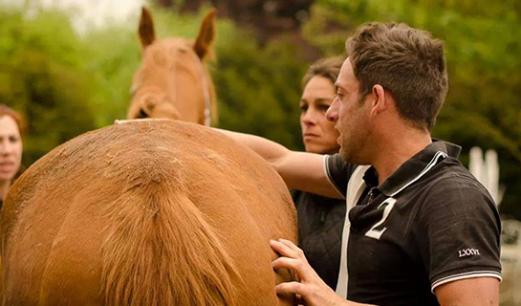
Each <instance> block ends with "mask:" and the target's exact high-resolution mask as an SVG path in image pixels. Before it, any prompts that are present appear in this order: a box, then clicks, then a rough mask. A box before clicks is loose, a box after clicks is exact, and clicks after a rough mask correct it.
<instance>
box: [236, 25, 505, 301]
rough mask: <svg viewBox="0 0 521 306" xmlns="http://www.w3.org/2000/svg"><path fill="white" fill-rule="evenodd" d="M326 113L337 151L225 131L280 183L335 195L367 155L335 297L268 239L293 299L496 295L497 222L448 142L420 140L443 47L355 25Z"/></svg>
mask: <svg viewBox="0 0 521 306" xmlns="http://www.w3.org/2000/svg"><path fill="white" fill-rule="evenodd" d="M346 48H347V53H348V56H349V57H348V58H347V59H346V60H345V61H344V63H343V65H342V68H341V71H340V74H339V76H338V79H337V82H336V83H335V86H336V93H337V96H336V98H335V100H334V102H333V104H332V105H331V107H330V108H329V110H328V113H327V116H328V118H329V119H330V120H332V121H334V122H335V124H336V128H337V129H338V130H339V131H340V136H339V138H338V141H339V143H340V145H341V149H340V155H332V156H326V158H325V159H324V158H322V157H320V156H317V155H311V154H305V153H299V152H291V151H289V150H287V149H285V148H283V147H281V146H279V145H277V144H275V143H273V142H269V141H267V140H264V139H261V138H258V137H254V136H248V135H242V134H234V133H229V134H231V135H232V137H234V138H237V139H239V140H241V142H243V143H246V144H247V145H249V146H250V147H251V148H252V149H254V150H255V151H256V152H258V153H259V154H260V155H262V156H263V157H264V158H266V159H267V160H268V161H270V162H271V163H272V164H273V166H274V167H275V169H277V171H278V172H279V174H280V175H281V176H282V177H283V178H284V180H285V181H286V183H287V184H288V186H290V187H292V188H297V189H303V190H306V191H310V192H316V193H321V194H324V195H329V196H332V195H335V194H336V195H337V196H338V191H341V192H343V193H345V190H346V186H347V184H348V182H349V178H350V176H351V174H352V173H353V172H354V171H355V169H356V168H357V166H355V165H370V166H371V167H370V168H369V169H368V170H367V171H366V172H365V175H364V178H363V179H364V184H363V186H364V187H365V188H363V190H362V192H361V195H360V198H359V199H358V201H357V203H356V206H354V207H353V208H352V209H351V211H350V212H349V219H350V221H351V229H350V234H349V237H348V252H347V265H348V271H349V279H348V287H347V299H348V300H347V301H346V300H345V299H343V298H341V297H340V296H338V295H336V294H335V293H334V292H333V291H332V290H331V289H330V288H328V287H327V286H326V285H325V284H324V282H323V281H321V280H320V278H319V277H318V276H317V275H316V273H315V272H314V271H313V270H312V269H311V268H310V266H309V264H308V263H307V261H306V259H305V257H304V255H303V252H302V251H301V250H300V249H299V248H298V247H296V246H295V245H294V244H293V243H291V242H290V241H287V240H284V239H279V240H277V241H271V242H270V243H271V246H272V248H273V249H274V250H275V251H276V252H277V253H279V254H280V255H281V256H282V257H280V258H278V259H276V260H275V261H274V262H273V267H274V268H275V269H281V268H289V269H292V270H293V271H294V272H295V274H296V275H297V277H298V280H299V281H298V282H297V281H295V282H289V283H282V284H279V285H278V286H277V288H276V290H277V292H278V293H279V294H281V295H287V294H297V295H298V296H300V297H301V298H302V299H303V303H304V304H305V305H328V306H329V305H331V306H332V305H360V304H359V303H363V304H362V305H364V304H365V305H366V304H376V305H498V303H499V302H498V300H499V297H498V292H499V281H500V280H501V276H500V271H501V266H500V263H499V235H500V221H499V216H498V213H497V211H496V210H495V206H494V204H493V200H492V199H491V197H490V196H489V194H488V193H487V191H486V190H485V188H483V186H481V185H480V184H479V183H478V182H477V181H476V180H475V179H474V178H473V177H472V176H471V175H470V174H469V172H468V171H467V170H466V169H465V168H464V167H463V166H462V165H461V164H460V163H459V162H458V161H457V155H458V154H459V150H460V148H459V147H457V146H455V145H453V144H449V143H445V142H441V141H432V140H431V135H430V130H431V129H432V127H433V126H434V123H435V119H436V116H437V114H438V112H439V110H440V108H441V105H442V104H443V101H444V99H445V96H446V92H447V87H448V85H447V83H448V82H447V74H446V68H445V61H444V58H443V45H442V43H441V42H440V41H438V40H435V39H432V38H431V36H430V35H429V34H428V33H426V32H423V31H419V30H416V29H413V28H410V27H408V26H406V25H404V24H381V23H372V24H367V25H364V26H362V27H361V28H360V29H359V30H358V31H357V32H356V33H355V35H354V36H353V37H352V38H350V39H349V40H348V42H347V45H346Z"/></svg>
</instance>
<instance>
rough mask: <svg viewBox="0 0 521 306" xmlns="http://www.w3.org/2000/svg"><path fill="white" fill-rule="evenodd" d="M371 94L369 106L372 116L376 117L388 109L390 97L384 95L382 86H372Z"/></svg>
mask: <svg viewBox="0 0 521 306" xmlns="http://www.w3.org/2000/svg"><path fill="white" fill-rule="evenodd" d="M371 93H372V94H373V97H374V98H373V101H372V104H371V114H372V115H378V114H380V113H382V112H384V111H386V110H388V109H389V106H390V104H389V103H391V101H390V100H391V97H390V96H389V95H387V94H386V91H385V89H384V87H383V86H382V85H380V84H376V85H373V88H372V92H371Z"/></svg>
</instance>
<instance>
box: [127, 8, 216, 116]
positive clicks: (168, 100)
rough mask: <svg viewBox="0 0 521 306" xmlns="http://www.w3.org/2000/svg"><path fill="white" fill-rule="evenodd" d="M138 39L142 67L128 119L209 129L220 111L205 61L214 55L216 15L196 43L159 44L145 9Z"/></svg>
mask: <svg viewBox="0 0 521 306" xmlns="http://www.w3.org/2000/svg"><path fill="white" fill-rule="evenodd" d="M139 36H140V39H141V47H142V50H143V58H142V65H141V68H140V69H139V70H138V71H137V72H136V74H135V75H134V80H133V83H132V89H131V92H132V103H131V105H130V109H129V111H128V114H127V118H130V119H137V118H170V119H179V120H183V121H190V122H195V123H199V124H205V125H210V119H214V120H215V119H216V118H217V107H216V103H215V91H214V87H213V83H212V80H211V78H210V75H209V73H208V70H207V69H206V66H205V65H204V61H205V60H206V59H207V58H209V57H211V55H212V54H211V47H212V45H213V42H214V37H215V11H211V12H210V13H208V15H207V16H206V17H205V18H204V20H203V22H202V24H201V28H200V30H199V35H198V36H197V38H196V40H195V42H193V41H190V40H187V39H183V38H167V39H162V40H157V39H156V35H155V31H154V24H153V21H152V17H151V16H150V13H149V12H148V11H147V10H146V9H144V8H143V11H142V14H141V20H140V22H139Z"/></svg>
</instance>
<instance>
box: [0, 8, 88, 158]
mask: <svg viewBox="0 0 521 306" xmlns="http://www.w3.org/2000/svg"><path fill="white" fill-rule="evenodd" d="M0 29H1V30H0V31H1V33H0V37H1V40H0V67H1V69H0V80H1V84H2V85H1V86H0V101H2V102H3V103H6V104H8V105H11V106H13V107H14V108H15V109H17V110H19V111H20V112H22V113H23V114H24V115H25V117H26V119H27V121H28V127H29V130H30V133H29V135H28V136H27V137H26V138H25V140H24V142H25V150H24V159H25V160H26V161H29V163H30V162H32V161H34V160H35V159H37V158H38V157H40V156H41V155H43V154H44V153H46V152H47V151H48V150H50V149H52V148H54V147H55V146H57V145H58V144H60V143H62V142H64V141H65V140H67V139H70V138H71V137H74V136H76V135H78V134H80V133H82V132H84V131H86V130H89V129H92V128H93V127H94V125H93V115H92V110H91V108H90V107H89V103H88V98H87V96H86V95H85V93H87V92H89V90H90V82H89V77H88V75H87V74H85V73H84V70H83V67H82V62H83V58H82V57H81V54H80V52H79V50H78V48H77V47H78V40H77V38H76V36H75V34H74V32H73V30H72V28H71V25H70V23H69V20H68V19H67V18H66V16H64V15H62V14H60V13H58V12H45V13H41V14H38V15H36V16H35V17H33V18H26V17H24V16H22V15H21V14H20V13H19V12H13V11H8V10H2V11H0Z"/></svg>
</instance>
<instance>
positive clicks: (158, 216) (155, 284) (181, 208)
mask: <svg viewBox="0 0 521 306" xmlns="http://www.w3.org/2000/svg"><path fill="white" fill-rule="evenodd" d="M140 155H142V156H143V158H142V159H141V160H134V161H132V162H131V164H132V165H130V167H129V165H126V169H125V172H126V174H127V178H126V180H127V182H128V184H127V187H126V188H125V190H124V191H123V192H122V194H121V196H119V197H118V199H117V200H116V201H114V202H113V203H110V204H108V205H107V207H108V208H107V210H106V211H105V216H106V218H107V219H108V226H107V228H106V230H107V231H108V236H107V237H106V240H105V241H104V242H103V244H102V257H103V258H102V261H103V269H102V280H103V283H102V284H103V285H102V286H103V287H102V290H103V294H102V296H104V297H105V301H104V303H105V305H114V306H116V305H194V306H196V305H197V306H204V305H208V306H210V305H212V306H213V305H236V304H237V302H236V298H237V289H236V288H237V285H238V284H239V285H241V284H242V281H241V279H240V276H239V274H238V273H237V271H236V269H235V267H234V263H233V261H232V259H231V258H230V256H229V255H228V254H227V253H226V252H225V251H224V250H225V249H224V247H223V246H222V244H221V243H220V240H219V238H218V237H217V236H216V234H215V233H214V231H213V229H212V227H211V225H210V224H208V223H207V222H206V221H205V219H204V216H203V215H202V213H201V212H200V211H199V209H198V208H197V207H196V205H194V203H193V202H192V201H191V200H190V199H189V198H188V196H187V193H186V192H185V190H184V188H183V184H182V180H181V179H180V178H179V175H178V174H179V173H177V176H176V169H175V167H171V166H164V165H169V164H170V165H172V160H170V161H165V160H157V158H154V156H152V155H151V154H146V152H145V154H140ZM134 156H135V155H134ZM170 158H172V157H170ZM162 159H164V158H162ZM158 165H161V166H158ZM177 172H179V171H177ZM188 241H189V242H190V243H187V242H188ZM234 284H235V285H234Z"/></svg>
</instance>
